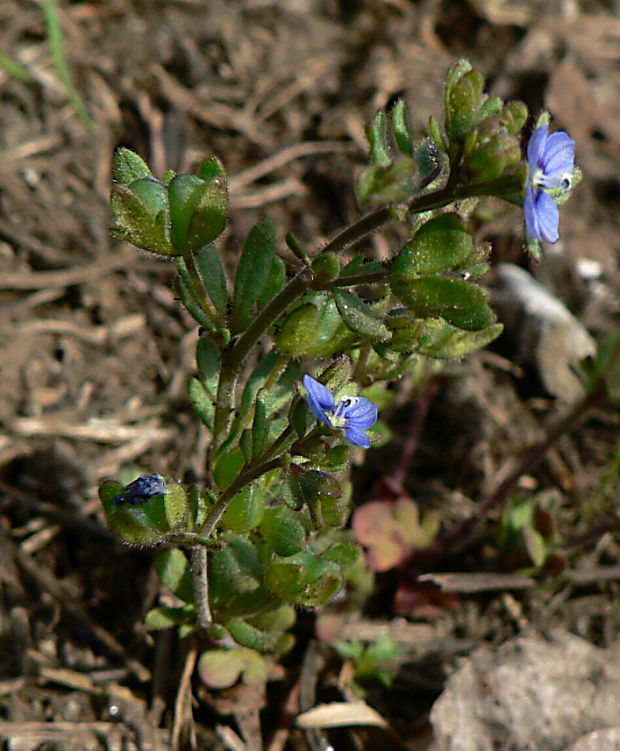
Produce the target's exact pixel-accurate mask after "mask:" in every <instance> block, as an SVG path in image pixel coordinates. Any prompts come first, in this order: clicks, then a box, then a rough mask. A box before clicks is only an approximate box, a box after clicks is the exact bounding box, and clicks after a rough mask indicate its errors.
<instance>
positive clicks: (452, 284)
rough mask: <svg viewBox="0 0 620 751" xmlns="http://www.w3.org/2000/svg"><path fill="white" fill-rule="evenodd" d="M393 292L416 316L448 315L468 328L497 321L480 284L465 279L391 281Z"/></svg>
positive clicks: (456, 322)
mask: <svg viewBox="0 0 620 751" xmlns="http://www.w3.org/2000/svg"><path fill="white" fill-rule="evenodd" d="M391 286H392V291H393V292H394V294H395V295H396V297H398V299H399V300H401V301H402V302H403V303H405V305H407V307H409V308H410V309H411V310H412V311H413V312H414V313H415V315H416V316H417V317H419V318H426V317H433V318H434V317H437V316H441V317H442V318H445V319H446V320H447V321H448V322H449V323H451V324H453V325H454V326H457V327H458V328H461V329H465V330H467V331H473V330H476V329H482V328H484V327H485V326H490V325H491V324H493V323H494V322H495V316H494V314H493V311H492V310H491V308H490V307H489V305H488V303H487V299H488V295H487V294H486V292H484V291H483V290H482V288H481V287H479V286H478V285H475V284H472V283H471V282H465V281H463V280H462V279H450V278H448V277H440V276H438V277H428V278H424V279H417V280H414V281H411V282H400V281H396V280H393V281H392V282H391Z"/></svg>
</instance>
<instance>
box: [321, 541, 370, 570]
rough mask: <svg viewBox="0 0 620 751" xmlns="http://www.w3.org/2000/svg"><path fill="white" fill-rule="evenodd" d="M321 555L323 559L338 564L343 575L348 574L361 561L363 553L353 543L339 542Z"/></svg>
mask: <svg viewBox="0 0 620 751" xmlns="http://www.w3.org/2000/svg"><path fill="white" fill-rule="evenodd" d="M321 555H322V557H323V558H327V560H329V561H333V562H334V563H336V564H338V566H340V568H341V569H342V571H343V573H344V574H346V573H347V571H348V570H349V569H350V568H351V567H352V566H355V564H356V563H357V562H358V561H359V559H360V557H361V551H360V549H359V547H358V546H357V545H355V544H354V543H352V542H339V543H336V544H335V545H331V546H330V547H329V548H327V550H324V551H323V553H322V554H321Z"/></svg>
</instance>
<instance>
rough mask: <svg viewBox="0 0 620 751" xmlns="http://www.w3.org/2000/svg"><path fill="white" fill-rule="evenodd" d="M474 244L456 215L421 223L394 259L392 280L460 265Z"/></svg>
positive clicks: (405, 278)
mask: <svg viewBox="0 0 620 751" xmlns="http://www.w3.org/2000/svg"><path fill="white" fill-rule="evenodd" d="M473 250H474V241H473V238H472V236H471V235H470V234H469V232H468V230H467V227H466V225H465V223H464V222H463V220H462V219H461V218H460V217H459V216H458V214H452V213H449V214H440V215H439V216H437V217H434V218H433V219H431V220H430V221H428V222H426V223H425V224H423V225H422V226H421V227H420V229H418V231H417V232H416V233H415V235H414V236H413V238H412V239H411V240H410V241H409V242H408V243H407V244H406V245H405V246H404V247H403V248H402V249H401V251H400V252H399V254H398V255H397V256H396V258H395V259H394V262H393V265H392V270H391V275H390V277H391V279H392V280H394V281H396V282H406V281H411V280H413V279H418V278H419V277H421V276H430V275H432V274H436V273H438V272H440V271H446V270H447V269H450V268H454V267H456V266H459V265H460V264H462V263H463V262H464V261H465V260H466V259H467V258H468V257H469V256H470V255H471V254H472V252H473Z"/></svg>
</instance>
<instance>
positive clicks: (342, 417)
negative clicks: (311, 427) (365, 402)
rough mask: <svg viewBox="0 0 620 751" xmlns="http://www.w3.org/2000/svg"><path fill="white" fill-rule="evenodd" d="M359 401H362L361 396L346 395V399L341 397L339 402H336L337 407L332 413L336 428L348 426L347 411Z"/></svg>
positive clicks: (331, 417) (331, 416)
mask: <svg viewBox="0 0 620 751" xmlns="http://www.w3.org/2000/svg"><path fill="white" fill-rule="evenodd" d="M359 401H360V398H359V396H345V398H344V399H341V400H340V401H339V402H338V404H336V408H335V409H334V411H333V412H332V414H331V415H330V419H331V421H332V425H333V426H334V427H335V428H344V427H346V424H347V412H348V410H349V409H350V408H351V407H354V406H355V405H356V404H359Z"/></svg>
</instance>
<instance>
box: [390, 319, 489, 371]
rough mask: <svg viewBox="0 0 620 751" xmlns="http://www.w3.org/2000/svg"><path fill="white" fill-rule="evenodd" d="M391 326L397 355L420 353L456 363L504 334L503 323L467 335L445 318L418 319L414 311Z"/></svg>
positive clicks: (391, 321)
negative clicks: (400, 353) (454, 360)
mask: <svg viewBox="0 0 620 751" xmlns="http://www.w3.org/2000/svg"><path fill="white" fill-rule="evenodd" d="M387 324H388V326H389V327H390V329H391V330H392V340H391V342H390V344H391V346H392V347H393V349H394V350H396V351H397V352H418V353H419V354H421V355H424V356H425V357H434V358H437V359H439V360H452V359H456V358H459V357H463V356H465V355H468V354H470V353H472V352H476V351H477V350H479V349H482V348H483V347H486V345H487V344H489V343H490V342H492V341H493V340H494V339H497V337H498V336H499V335H500V334H501V333H502V331H503V326H502V324H501V323H495V324H492V325H491V326H486V327H485V328H482V329H479V330H477V331H463V330H462V329H460V328H457V327H456V326H452V325H451V324H449V323H448V322H447V321H446V320H444V319H443V318H417V317H416V314H415V313H412V312H411V311H398V314H397V315H394V316H390V317H388V319H387Z"/></svg>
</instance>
